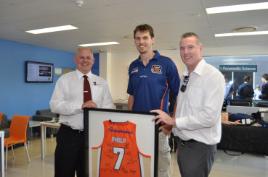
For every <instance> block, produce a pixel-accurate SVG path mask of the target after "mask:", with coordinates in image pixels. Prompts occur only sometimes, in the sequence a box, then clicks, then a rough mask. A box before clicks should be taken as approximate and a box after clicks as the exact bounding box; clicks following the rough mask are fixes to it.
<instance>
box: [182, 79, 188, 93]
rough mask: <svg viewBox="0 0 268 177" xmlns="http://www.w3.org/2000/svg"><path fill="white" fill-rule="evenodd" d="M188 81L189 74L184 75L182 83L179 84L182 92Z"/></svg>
mask: <svg viewBox="0 0 268 177" xmlns="http://www.w3.org/2000/svg"><path fill="white" fill-rule="evenodd" d="M188 82H189V76H184V78H183V83H182V86H181V91H182V92H185V90H186V88H187V84H188Z"/></svg>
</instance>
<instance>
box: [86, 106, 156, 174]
mask: <svg viewBox="0 0 268 177" xmlns="http://www.w3.org/2000/svg"><path fill="white" fill-rule="evenodd" d="M153 118H154V115H152V114H142V113H135V112H130V111H119V110H108V109H86V110H85V112H84V130H85V138H86V141H85V142H86V146H85V151H86V155H85V156H86V176H87V177H112V176H120V177H157V170H156V169H157V164H158V127H157V126H156V125H155V123H154V122H153V121H152V119H153Z"/></svg>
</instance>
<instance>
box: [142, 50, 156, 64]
mask: <svg viewBox="0 0 268 177" xmlns="http://www.w3.org/2000/svg"><path fill="white" fill-rule="evenodd" d="M159 57H160V53H159V52H158V51H157V50H154V56H153V58H152V59H150V61H151V60H156V61H157V60H158V59H159ZM138 61H139V62H140V63H142V61H141V57H140V56H139V58H138ZM150 61H149V62H150Z"/></svg>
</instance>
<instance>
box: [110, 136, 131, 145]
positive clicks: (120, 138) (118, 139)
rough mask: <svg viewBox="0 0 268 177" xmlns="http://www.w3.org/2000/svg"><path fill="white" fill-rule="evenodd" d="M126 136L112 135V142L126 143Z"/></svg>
mask: <svg viewBox="0 0 268 177" xmlns="http://www.w3.org/2000/svg"><path fill="white" fill-rule="evenodd" d="M126 141H127V140H126V138H122V137H114V136H113V137H112V142H115V143H120V144H123V143H126Z"/></svg>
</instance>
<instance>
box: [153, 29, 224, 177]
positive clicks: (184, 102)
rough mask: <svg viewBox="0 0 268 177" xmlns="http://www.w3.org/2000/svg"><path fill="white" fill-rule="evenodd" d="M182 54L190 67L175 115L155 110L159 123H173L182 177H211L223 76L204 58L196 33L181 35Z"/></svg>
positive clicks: (217, 138)
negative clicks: (170, 115) (172, 116)
mask: <svg viewBox="0 0 268 177" xmlns="http://www.w3.org/2000/svg"><path fill="white" fill-rule="evenodd" d="M180 55H181V58H182V61H183V63H184V64H185V65H186V67H187V70H186V72H184V79H183V83H182V85H181V89H180V90H181V91H180V92H179V96H178V100H177V112H176V118H171V117H169V116H168V115H167V114H166V113H164V112H162V111H161V110H153V111H152V112H156V113H158V115H157V116H156V119H157V123H160V122H162V123H164V124H167V125H172V126H173V132H174V134H175V136H177V137H178V138H179V140H178V150H177V161H178V165H179V167H180V172H181V176H182V177H208V175H209V173H210V170H211V167H212V164H213V162H214V156H215V153H216V144H217V143H219V141H220V138H221V108H222V104H223V99H224V85H225V82H224V77H223V75H222V74H221V73H220V72H219V70H217V69H216V68H214V67H213V66H211V65H209V64H207V63H206V62H205V60H204V59H203V58H202V44H201V43H200V41H199V37H198V35H197V34H195V33H192V32H190V33H185V34H183V35H182V37H181V41H180ZM162 128H163V127H162Z"/></svg>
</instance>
